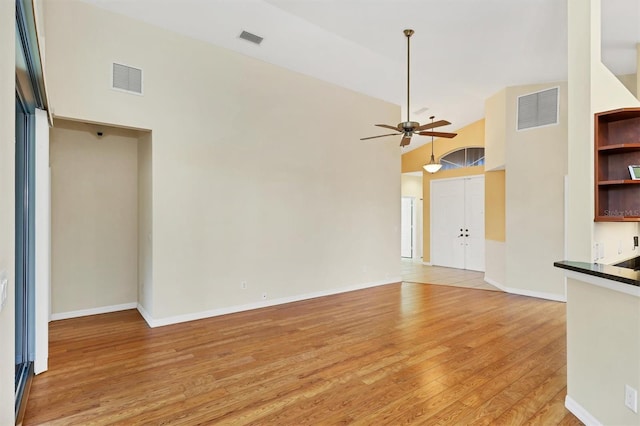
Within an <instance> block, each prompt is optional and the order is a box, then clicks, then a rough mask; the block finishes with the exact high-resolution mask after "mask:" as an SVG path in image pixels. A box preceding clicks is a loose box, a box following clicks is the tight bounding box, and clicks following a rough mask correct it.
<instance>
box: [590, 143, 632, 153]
mask: <svg viewBox="0 0 640 426" xmlns="http://www.w3.org/2000/svg"><path fill="white" fill-rule="evenodd" d="M639 149H640V142H633V143H619V144H616V145H607V146H600V147H598V151H599V152H604V153H606V152H611V153H616V152H623V151H637V150H639Z"/></svg>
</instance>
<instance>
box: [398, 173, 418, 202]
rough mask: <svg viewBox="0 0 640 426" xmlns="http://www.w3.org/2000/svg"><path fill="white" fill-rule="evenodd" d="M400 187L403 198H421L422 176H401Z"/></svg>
mask: <svg viewBox="0 0 640 426" xmlns="http://www.w3.org/2000/svg"><path fill="white" fill-rule="evenodd" d="M400 185H401V193H402V196H403V197H415V198H417V199H420V198H422V176H411V175H407V174H403V175H402V180H401V184H400Z"/></svg>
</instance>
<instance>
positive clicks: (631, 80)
mask: <svg viewBox="0 0 640 426" xmlns="http://www.w3.org/2000/svg"><path fill="white" fill-rule="evenodd" d="M616 77H618V80H620V82H621V83H622V84H623V85H624V87H626V88H627V90H628V91H629V92H631V93H632V94H634V95H635V96H636V97H638V95H637V93H638V91H637V87H636V85H637V78H636V74H625V75H618V76H616Z"/></svg>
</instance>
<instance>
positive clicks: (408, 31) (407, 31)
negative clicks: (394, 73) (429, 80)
mask: <svg viewBox="0 0 640 426" xmlns="http://www.w3.org/2000/svg"><path fill="white" fill-rule="evenodd" d="M414 32H415V31H413V30H411V29H406V30H404V35H405V36H407V123H409V122H410V120H409V83H410V81H411V79H410V78H409V77H410V65H411V49H410V39H411V36H412V35H413V33H414Z"/></svg>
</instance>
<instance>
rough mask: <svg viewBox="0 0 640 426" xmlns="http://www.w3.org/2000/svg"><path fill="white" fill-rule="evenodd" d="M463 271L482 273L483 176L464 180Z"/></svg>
mask: <svg viewBox="0 0 640 426" xmlns="http://www.w3.org/2000/svg"><path fill="white" fill-rule="evenodd" d="M464 183H465V187H464V194H465V195H464V197H465V202H464V209H465V233H464V234H465V262H464V263H465V267H464V268H465V269H472V270H474V271H484V176H479V177H473V178H470V179H465V180H464Z"/></svg>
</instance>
